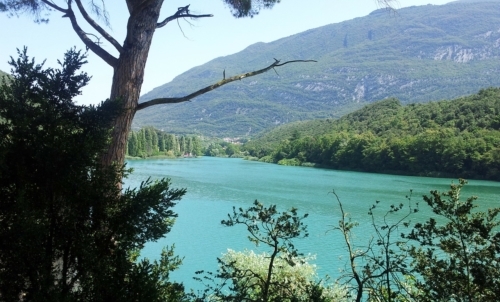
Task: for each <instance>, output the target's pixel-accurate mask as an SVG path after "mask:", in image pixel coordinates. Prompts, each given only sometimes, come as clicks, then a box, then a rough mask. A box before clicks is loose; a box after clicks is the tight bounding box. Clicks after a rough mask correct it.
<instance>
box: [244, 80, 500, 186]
mask: <svg viewBox="0 0 500 302" xmlns="http://www.w3.org/2000/svg"><path fill="white" fill-rule="evenodd" d="M245 149H246V150H247V151H248V152H249V153H250V155H252V156H256V157H261V158H262V157H263V159H262V160H263V161H267V162H275V163H280V164H285V165H301V164H303V163H308V165H309V164H310V163H314V164H318V165H322V166H328V167H332V168H337V169H347V170H360V171H370V172H389V173H393V172H395V173H403V174H413V175H435V176H439V175H441V176H444V175H446V176H448V175H449V176H453V177H455V178H456V177H464V178H481V179H493V180H500V88H490V89H485V90H481V91H480V92H479V93H478V94H474V95H471V96H468V97H463V98H459V99H456V100H452V101H440V102H431V103H427V104H409V105H406V106H402V105H401V103H400V102H399V101H398V100H397V99H393V98H391V99H387V100H384V101H380V102H377V103H374V104H370V105H367V106H365V107H364V108H362V109H360V110H358V111H355V112H353V113H350V114H348V115H346V116H344V117H342V118H340V119H338V120H334V121H333V120H322V121H311V122H303V123H299V124H291V125H285V126H282V127H279V128H277V129H275V130H273V131H271V132H270V133H268V134H266V135H264V136H263V137H261V138H259V139H256V140H253V141H251V142H249V143H247V144H246V145H245Z"/></svg>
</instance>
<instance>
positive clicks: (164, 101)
mask: <svg viewBox="0 0 500 302" xmlns="http://www.w3.org/2000/svg"><path fill="white" fill-rule="evenodd" d="M296 62H317V61H315V60H293V61H286V62H283V63H280V61H279V60H277V59H274V63H273V64H271V65H269V66H267V67H266V68H262V69H259V70H256V71H251V72H247V73H243V74H239V75H236V76H233V77H230V78H227V79H222V81H219V82H217V83H215V84H212V85H210V86H207V87H205V88H202V89H200V90H198V91H196V92H193V93H191V94H189V95H186V96H184V97H177V98H158V99H153V100H149V101H146V102H143V103H140V104H138V105H137V110H141V109H144V108H147V107H150V106H153V105H159V104H175V103H182V102H186V101H189V100H191V99H193V98H195V97H197V96H199V95H202V94H204V93H207V92H209V91H212V90H214V89H217V88H219V87H221V86H223V85H226V84H228V83H231V82H234V81H238V80H242V79H244V78H248V77H253V76H256V75H258V74H261V73H264V72H266V71H269V70H270V69H273V68H275V67H280V66H283V65H286V64H288V63H296Z"/></svg>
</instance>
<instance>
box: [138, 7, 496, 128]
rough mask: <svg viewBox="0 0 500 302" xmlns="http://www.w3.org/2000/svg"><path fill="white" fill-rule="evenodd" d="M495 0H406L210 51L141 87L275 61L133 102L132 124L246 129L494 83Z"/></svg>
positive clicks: (184, 82) (179, 83) (176, 85)
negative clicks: (169, 77)
mask: <svg viewBox="0 0 500 302" xmlns="http://www.w3.org/2000/svg"><path fill="white" fill-rule="evenodd" d="M498 12H500V2H499V1H486V2H475V1H457V2H452V3H449V4H446V5H440V6H435V5H425V6H413V7H408V8H403V9H400V10H398V11H397V12H396V13H390V12H388V11H387V10H385V9H381V10H376V11H374V12H372V13H371V14H369V15H368V16H365V17H361V18H356V19H353V20H350V21H345V22H341V23H337V24H330V25H327V26H323V27H319V28H316V29H311V30H308V31H305V32H302V33H299V34H296V35H293V36H290V37H286V38H283V39H280V40H277V41H274V42H271V43H257V44H254V45H251V46H249V47H248V48H246V49H245V50H243V51H241V52H239V53H236V54H233V55H230V56H226V57H220V58H217V59H214V60H212V61H210V62H208V63H206V64H204V65H201V66H198V67H195V68H192V69H191V70H189V71H187V72H185V73H183V74H181V75H179V76H177V77H176V78H175V79H174V80H173V81H171V82H170V83H167V84H164V85H162V86H160V87H157V88H155V89H154V90H152V91H151V92H149V93H147V94H145V95H144V96H143V97H142V98H141V101H146V100H149V99H153V98H157V97H173V96H183V95H186V94H189V93H191V92H193V91H195V90H198V89H200V88H202V87H204V86H206V85H209V84H211V83H214V82H217V81H219V80H221V78H222V71H223V70H224V69H225V72H226V76H228V77H229V76H231V75H235V74H239V73H242V72H246V71H250V70H255V69H259V68H262V67H265V66H267V65H269V64H271V63H272V62H273V61H274V59H273V58H277V59H280V60H282V61H285V60H295V59H313V60H317V61H318V62H317V63H295V64H288V65H286V66H284V67H281V68H279V69H278V70H277V73H275V72H274V71H270V72H267V73H265V74H263V75H259V76H256V77H252V78H248V79H245V80H242V81H241V82H237V83H231V84H228V85H226V86H224V87H221V88H219V89H217V90H215V91H212V92H210V93H207V94H205V95H202V96H200V97H198V98H196V99H194V100H193V101H191V102H187V103H181V104H174V105H160V106H153V107H150V108H147V109H144V110H141V111H139V112H138V113H137V114H136V117H135V119H134V124H133V127H136V128H137V127H141V126H146V125H152V126H154V127H156V128H159V129H163V130H165V131H167V132H170V133H172V132H173V133H179V134H182V133H199V134H203V135H208V136H219V137H220V136H231V137H236V136H245V135H254V134H256V133H258V132H260V131H262V130H264V129H266V130H267V129H271V128H274V127H275V126H277V125H280V124H285V123H289V122H292V121H298V120H308V119H315V118H338V117H340V116H342V115H344V114H346V113H348V112H352V111H354V110H355V109H358V108H361V107H362V106H363V105H365V104H368V103H372V102H375V101H378V100H381V99H384V98H387V97H395V98H397V99H399V100H400V101H401V102H402V103H403V104H407V103H419V102H428V101H432V100H441V99H452V98H456V97H459V96H463V95H468V94H472V93H475V92H477V91H478V90H479V89H481V88H484V87H489V86H500V85H499V78H498V76H499V74H500V25H499V24H500V14H498Z"/></svg>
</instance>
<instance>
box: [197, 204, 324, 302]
mask: <svg viewBox="0 0 500 302" xmlns="http://www.w3.org/2000/svg"><path fill="white" fill-rule="evenodd" d="M307 216H308V215H307V214H305V215H303V216H299V215H298V213H297V209H295V208H292V209H290V210H289V211H284V212H278V210H277V209H276V206H275V205H271V206H269V207H265V206H264V205H263V204H262V203H260V202H258V201H257V200H256V201H255V202H254V205H253V206H252V207H249V208H248V209H246V210H244V209H243V208H239V209H238V210H237V209H236V208H234V207H233V214H228V219H227V220H222V221H221V223H222V224H223V225H226V226H235V225H244V226H245V227H246V229H247V230H248V232H249V233H250V234H249V235H248V239H249V240H250V241H251V242H253V243H254V244H255V245H260V244H263V245H264V246H267V247H269V248H270V253H269V256H266V260H265V263H261V264H260V265H259V266H257V267H253V268H248V266H247V265H244V264H243V263H242V261H241V259H240V258H241V257H243V258H245V257H246V258H248V257H252V255H244V254H232V253H229V254H227V255H226V257H225V258H224V257H223V258H222V259H218V261H219V265H220V267H219V271H218V273H217V274H216V275H215V278H212V277H210V276H211V275H213V274H210V273H209V276H208V277H206V279H208V280H211V281H215V282H216V279H218V280H220V282H219V283H218V284H216V285H215V286H212V285H208V286H207V289H206V290H205V293H204V296H203V297H202V298H201V299H207V298H210V299H211V300H212V299H213V300H220V301H265V302H267V301H324V300H322V298H321V296H322V287H320V286H319V285H317V284H314V283H309V284H308V283H306V284H297V283H296V282H293V279H289V278H286V277H284V276H283V275H280V274H281V273H283V274H285V275H286V273H285V272H287V271H290V270H291V269H290V268H286V267H281V266H282V265H285V266H291V267H294V266H296V265H301V264H302V263H301V261H302V260H304V258H303V257H301V256H302V255H301V254H300V253H299V252H298V250H297V249H296V248H295V246H294V244H293V242H292V240H293V239H297V238H303V237H307V236H308V233H307V227H306V225H304V223H303V222H302V220H303V219H304V218H306V217H307ZM262 269H263V270H262ZM198 273H202V272H198ZM300 278H303V279H302V280H307V279H308V278H307V275H305V276H300ZM198 279H199V280H201V279H200V278H198ZM291 284H294V285H296V286H297V287H295V288H292V287H291ZM304 295H305V296H304ZM313 296H314V297H315V299H313V300H311V299H312V297H313ZM294 299H295V300H294Z"/></svg>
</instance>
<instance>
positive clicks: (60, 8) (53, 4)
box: [42, 0, 68, 14]
mask: <svg viewBox="0 0 500 302" xmlns="http://www.w3.org/2000/svg"><path fill="white" fill-rule="evenodd" d="M42 2H43V3H45V4H46V5H48V6H50V7H51V8H53V9H55V10H57V11H60V12H61V13H64V14H65V13H67V11H68V10H67V9H64V8H62V7H60V6H58V5H56V4H55V3H53V2H52V1H48V0H42Z"/></svg>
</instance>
